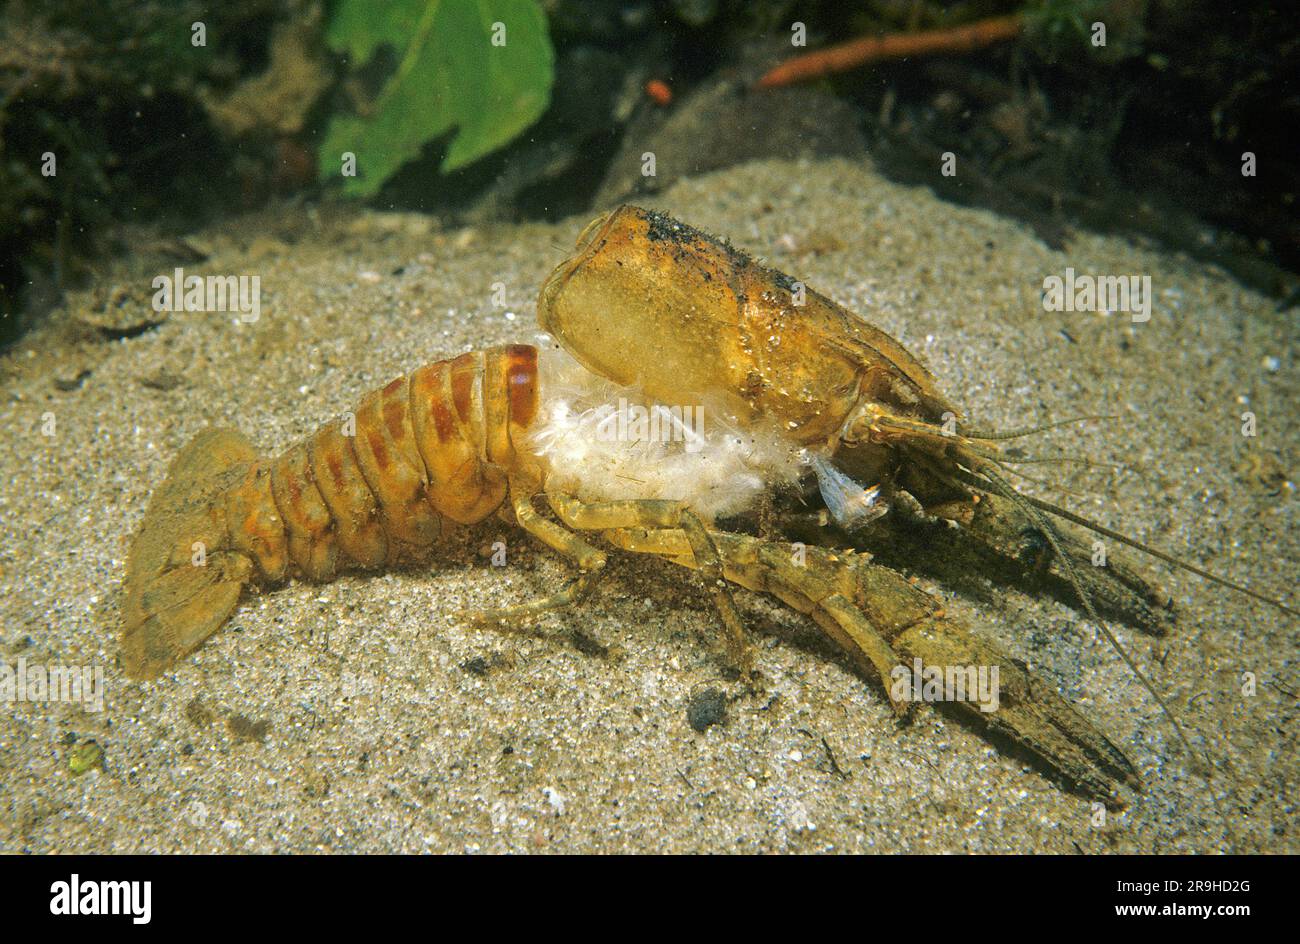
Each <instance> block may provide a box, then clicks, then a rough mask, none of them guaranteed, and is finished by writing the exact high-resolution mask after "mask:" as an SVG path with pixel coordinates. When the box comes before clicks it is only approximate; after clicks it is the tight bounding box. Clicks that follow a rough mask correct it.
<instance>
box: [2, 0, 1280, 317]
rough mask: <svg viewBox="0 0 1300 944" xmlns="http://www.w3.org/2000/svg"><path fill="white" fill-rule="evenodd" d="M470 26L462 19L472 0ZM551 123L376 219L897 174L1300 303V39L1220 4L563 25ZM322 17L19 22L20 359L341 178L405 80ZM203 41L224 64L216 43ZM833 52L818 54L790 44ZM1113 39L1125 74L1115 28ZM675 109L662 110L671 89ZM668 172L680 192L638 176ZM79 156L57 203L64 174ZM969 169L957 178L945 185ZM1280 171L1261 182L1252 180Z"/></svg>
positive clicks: (95, 11) (538, 212)
mask: <svg viewBox="0 0 1300 944" xmlns="http://www.w3.org/2000/svg"><path fill="white" fill-rule="evenodd" d="M446 2H450V0H446ZM540 5H541V7H542V9H543V10H544V12H545V13H546V17H547V23H548V28H549V41H550V43H551V44H552V46H553V48H554V82H553V84H552V87H551V89H550V95H549V106H548V107H547V109H546V111H545V112H544V113H543V114H542V117H541V118H540V119H539V120H538V121H537V123H536V124H534V125H533V126H531V127H530V128H529V129H528V130H527V131H525V132H524V133H523V134H521V135H519V136H518V137H516V138H515V140H514V141H513V142H511V143H510V144H509V145H508V146H506V147H504V148H502V149H500V150H497V151H496V152H495V153H491V154H488V155H486V156H484V157H482V158H480V159H478V160H476V161H474V162H472V163H470V164H469V165H468V166H465V167H463V168H461V169H458V170H455V171H453V172H451V173H442V172H440V170H439V167H440V165H441V164H442V156H443V154H444V153H445V150H446V147H447V143H448V141H449V139H450V135H441V136H439V137H435V138H433V139H431V140H430V142H429V143H428V144H427V146H426V147H425V148H424V150H423V152H422V153H421V154H420V156H419V157H417V158H416V159H415V160H413V161H411V162H409V163H407V164H405V165H404V166H403V167H402V168H401V169H400V170H399V171H397V172H396V173H395V174H393V175H392V176H391V177H389V178H388V179H387V181H386V182H385V183H384V185H383V187H382V189H380V191H379V193H378V195H377V196H376V197H374V198H372V200H371V202H372V204H373V205H376V206H379V207H382V208H408V209H420V210H425V211H428V212H433V213H438V214H440V215H443V216H446V217H452V218H456V219H460V220H465V221H470V222H473V221H478V220H488V219H517V218H530V217H531V218H537V217H544V218H559V217H562V216H564V215H567V214H572V213H578V212H583V211H585V210H587V209H588V208H590V207H591V206H592V205H593V203H597V202H601V203H604V202H610V201H613V200H617V199H620V198H623V197H627V196H630V195H634V194H635V193H637V192H639V191H643V190H645V189H646V188H647V187H648V186H655V187H662V186H665V185H667V184H668V183H670V182H671V181H672V180H673V179H674V178H675V177H678V176H682V175H684V174H692V173H697V172H701V171H706V170H711V169H715V168H717V167H721V166H726V165H727V164H730V163H735V162H737V161H742V160H746V159H751V158H754V157H774V156H794V155H796V154H798V153H814V154H828V153H837V154H847V155H849V156H854V155H863V154H870V156H871V158H872V159H873V160H875V161H876V162H877V163H878V165H879V166H880V167H881V168H882V170H883V171H884V172H885V173H887V174H888V175H890V176H892V177H895V178H896V179H900V180H904V181H907V182H913V183H925V184H927V185H929V186H932V187H934V188H935V189H936V191H938V192H939V193H940V194H942V195H943V196H945V197H947V198H949V199H952V200H955V201H958V202H965V203H972V204H978V205H983V206H988V207H991V208H993V209H996V210H998V211H1000V212H1004V213H1008V214H1012V215H1015V216H1017V217H1019V218H1022V219H1024V220H1026V221H1028V222H1029V223H1030V224H1031V225H1032V226H1033V227H1034V228H1035V231H1036V232H1037V233H1038V234H1039V235H1040V237H1041V238H1043V239H1044V240H1045V241H1047V242H1048V243H1050V244H1052V245H1056V246H1063V245H1066V244H1067V243H1068V241H1069V239H1070V234H1071V232H1072V231H1073V230H1074V229H1075V228H1078V227H1089V228H1095V229H1101V230H1105V231H1111V232H1121V233H1126V234H1130V235H1133V236H1135V237H1138V238H1147V239H1152V240H1154V241H1157V242H1160V243H1162V244H1164V245H1166V246H1170V247H1172V248H1176V249H1180V250H1182V251H1185V252H1187V253H1188V254H1190V255H1193V256H1195V257H1197V258H1201V259H1205V260H1207V261H1211V262H1214V263H1217V264H1219V265H1222V266H1223V267H1225V268H1227V269H1228V270H1229V271H1231V272H1233V273H1234V274H1235V275H1236V276H1237V277H1238V278H1240V279H1242V280H1243V281H1244V282H1246V283H1248V284H1250V285H1252V286H1254V287H1256V288H1259V289H1261V290H1263V291H1266V292H1270V293H1272V294H1274V295H1275V296H1277V297H1278V298H1279V299H1281V300H1283V304H1286V303H1287V301H1286V300H1287V299H1288V297H1289V298H1290V299H1291V300H1292V301H1294V297H1295V292H1296V285H1297V278H1296V276H1295V275H1294V273H1296V272H1300V217H1298V216H1297V213H1296V207H1295V200H1296V194H1297V192H1298V190H1300V150H1297V149H1296V147H1295V146H1294V143H1293V139H1292V138H1291V137H1290V132H1291V131H1292V130H1293V129H1295V128H1297V127H1300V75H1297V73H1298V72H1300V18H1297V17H1296V16H1295V15H1294V13H1293V11H1291V10H1290V9H1289V8H1288V7H1287V6H1285V5H1280V4H1279V5H1273V4H1269V3H1254V4H1243V5H1237V4H1225V3H1222V2H1217V0H1104V2H1103V0H1096V2H1094V0H1032V2H1030V3H1028V4H1020V3H1015V2H1004V0H988V2H980V0H970V2H938V0H867V2H863V3H857V4H845V3H833V2H823V0H759V2H749V3H744V2H739V0H544V2H542V3H541V4H540ZM336 8H337V4H324V5H322V4H321V3H317V2H312V0H234V2H231V3H223V4H205V3H200V2H197V0H54V2H48V3H37V2H32V0H27V2H20V0H10V2H8V3H0V343H7V342H11V341H12V340H13V339H15V338H16V337H18V336H20V335H21V334H22V332H23V331H24V330H26V329H27V328H28V327H30V325H31V324H33V323H35V321H36V320H37V319H39V318H40V317H41V316H42V315H43V314H44V313H46V312H48V311H49V310H50V309H51V308H53V307H54V306H57V305H58V303H59V301H60V299H61V297H62V293H63V292H64V291H65V290H67V289H71V288H75V287H78V286H80V285H83V284H84V283H85V282H86V281H87V280H88V279H89V278H90V277H91V276H93V273H94V267H95V265H96V263H97V261H99V260H102V259H104V258H106V257H108V256H110V255H112V254H115V253H122V252H137V253H138V252H142V251H144V249H145V248H146V247H147V246H148V245H149V244H150V242H151V241H157V240H159V239H161V238H163V237H164V236H166V235H168V234H173V233H181V232H185V231H187V230H191V229H193V228H194V227H195V226H197V225H199V224H201V223H204V222H209V221H212V220H215V219H219V218H222V217H223V216H226V215H229V214H234V213H239V212H243V211H247V210H253V209H258V208H261V207H264V206H266V205H268V204H273V203H274V202H275V201H286V200H289V201H296V200H303V199H309V200H336V199H341V197H340V196H339V188H338V187H337V182H333V181H322V180H318V178H317V170H316V168H317V163H318V161H317V153H316V152H317V148H318V145H319V143H320V141H321V140H322V137H323V135H324V131H325V129H326V128H327V127H328V124H329V121H330V119H331V117H332V116H334V115H337V114H339V113H341V112H345V111H347V110H349V109H356V108H357V107H358V105H357V103H358V102H359V101H361V102H364V101H365V97H366V94H367V90H369V91H370V92H371V93H373V90H374V88H375V87H377V86H378V85H379V84H382V82H383V80H384V76H385V74H386V73H388V72H391V70H392V69H393V68H394V64H395V62H396V60H397V57H396V55H395V54H394V51H392V50H384V51H382V53H381V55H379V56H376V57H375V59H374V60H372V61H371V62H369V63H349V62H348V61H347V60H346V57H344V56H342V55H339V54H337V53H334V52H332V51H331V50H330V49H329V48H328V47H327V45H326V42H325V31H326V27H327V24H329V22H330V17H331V15H333V13H334V12H336ZM1011 12H1024V14H1025V22H1026V28H1025V31H1024V33H1023V34H1022V35H1021V36H1020V37H1019V38H1018V39H1017V40H1015V41H1013V42H1008V43H1003V44H999V45H996V46H991V47H990V48H987V49H982V50H979V51H975V52H971V53H967V54H961V55H947V56H944V55H931V56H925V57H919V58H918V57H913V58H909V59H907V60H903V61H892V62H880V63H873V64H870V65H866V66H863V67H861V68H858V69H855V70H853V71H847V72H842V73H839V74H835V75H831V76H827V77H825V78H821V79H818V80H816V81H814V82H812V83H809V84H806V85H801V86H796V87H790V88H782V89H774V90H765V91H757V90H754V89H753V83H754V81H755V80H756V79H757V78H758V77H759V76H760V75H762V74H763V72H765V71H766V70H767V69H768V68H770V67H771V66H773V65H775V64H776V63H778V62H779V61H781V60H782V59H785V58H788V57H790V56H792V55H795V54H798V53H806V52H810V51H814V50H816V49H818V48H820V47H823V46H826V45H829V44H832V43H836V42H841V41H844V40H847V39H851V38H853V37H855V36H858V35H862V34H869V33H875V34H885V33H893V32H917V31H922V30H927V29H939V28H943V27H945V26H952V25H959V24H963V23H967V22H973V21H976V20H978V19H979V18H981V17H988V16H994V15H999V14H1006V13H1011ZM196 21H202V22H203V23H204V24H205V27H206V32H207V36H206V40H207V44H206V46H204V47H195V46H193V45H192V44H191V41H190V39H191V25H192V24H193V23H194V22H196ZM793 21H800V22H803V23H805V24H806V26H807V33H808V42H807V46H806V47H805V48H803V49H794V48H792V47H791V44H790V23H791V22H793ZM1099 21H1100V22H1104V23H1106V25H1107V42H1106V46H1105V47H1096V46H1094V45H1092V44H1091V41H1090V37H1091V24H1092V23H1094V22H1099ZM651 80H659V81H661V82H663V83H665V84H666V85H667V86H668V87H669V88H670V89H671V91H672V100H671V102H669V103H664V102H662V101H658V102H657V101H655V100H654V96H652V95H650V94H648V93H647V91H646V83H647V82H649V81H651ZM647 150H650V151H654V152H655V153H656V154H657V155H658V157H659V162H660V167H659V171H658V175H657V177H656V178H654V179H653V180H652V181H648V180H647V179H646V178H644V177H642V176H641V175H640V171H639V159H640V155H641V154H642V153H643V152H644V151H647ZM46 152H53V153H54V154H55V155H56V158H57V162H58V163H57V169H58V172H57V174H56V175H55V176H53V177H50V176H43V175H42V173H41V168H42V155H44V154H45V153H46ZM946 152H951V153H953V154H955V155H956V159H957V166H958V168H959V170H958V173H957V174H956V176H951V177H945V176H943V175H942V174H941V173H940V167H941V163H942V156H943V155H944V154H945V153H946ZM1244 152H1252V153H1253V154H1254V155H1255V160H1256V164H1257V174H1256V176H1253V177H1251V176H1243V174H1242V163H1243V153H1244Z"/></svg>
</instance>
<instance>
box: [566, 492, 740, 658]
mask: <svg viewBox="0 0 1300 944" xmlns="http://www.w3.org/2000/svg"><path fill="white" fill-rule="evenodd" d="M547 500H548V501H549V502H550V504H551V508H552V509H554V511H555V513H556V515H558V516H559V518H560V520H561V521H563V522H564V523H565V524H566V525H568V526H569V527H571V528H575V529H578V530H583V531H612V530H619V529H626V528H644V529H647V530H653V529H680V530H681V532H682V534H683V535H685V537H686V540H687V543H688V544H689V546H690V549H691V557H692V561H693V562H694V564H695V569H697V570H699V571H700V574H701V575H702V576H703V577H704V580H705V582H706V583H707V584H708V588H709V592H710V594H711V595H712V597H713V602H714V605H715V606H716V607H717V610H718V615H719V617H720V618H721V620H722V625H723V629H724V630H725V632H726V640H727V648H728V651H729V653H730V655H731V658H732V660H733V661H734V662H735V665H736V667H737V668H738V669H739V670H740V673H741V676H742V677H743V678H745V679H753V678H754V650H753V646H752V645H751V643H750V642H749V638H748V636H747V634H746V633H745V627H744V624H743V623H742V621H741V619H740V613H739V612H738V611H737V609H736V603H735V601H734V600H733V599H732V598H731V591H730V589H729V588H728V587H727V583H726V578H725V575H724V574H723V568H722V560H721V558H720V557H719V554H718V549H717V547H716V546H714V544H713V541H712V538H711V537H710V535H709V532H708V530H707V529H706V528H705V527H704V523H703V522H702V521H701V520H700V518H699V516H698V515H696V514H695V512H693V511H691V510H690V509H689V508H688V507H686V506H685V505H684V504H682V503H681V502H676V501H668V500H662V499H628V500H624V501H603V502H583V501H579V500H578V499H576V498H574V497H573V496H570V495H562V494H548V495H547Z"/></svg>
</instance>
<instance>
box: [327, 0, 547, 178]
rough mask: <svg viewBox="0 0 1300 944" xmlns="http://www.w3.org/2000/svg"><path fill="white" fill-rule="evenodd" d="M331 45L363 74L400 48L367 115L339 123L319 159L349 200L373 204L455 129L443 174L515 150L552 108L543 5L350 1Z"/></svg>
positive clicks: (515, 0)
mask: <svg viewBox="0 0 1300 944" xmlns="http://www.w3.org/2000/svg"><path fill="white" fill-rule="evenodd" d="M326 39H327V40H328V42H329V44H330V45H331V46H332V47H333V48H334V49H336V50H339V51H342V52H347V53H348V55H349V56H350V57H351V59H352V63H353V66H354V67H359V66H361V65H364V64H365V63H367V62H369V61H370V59H371V58H372V57H373V56H374V55H375V53H376V52H377V51H378V50H379V49H380V47H381V46H384V45H387V46H389V47H391V49H392V52H393V55H394V57H395V61H396V64H397V65H396V68H395V69H394V71H393V72H392V74H391V75H389V76H388V78H387V80H386V81H385V82H384V85H383V87H382V88H381V89H380V91H379V94H378V96H377V97H376V98H375V100H374V102H373V103H372V104H371V106H370V107H369V108H367V109H365V111H366V114H364V115H336V116H335V117H334V118H333V120H331V122H330V126H329V130H328V131H327V133H326V135H325V140H324V142H323V143H322V145H321V148H320V151H319V153H318V155H317V160H318V163H319V166H320V170H321V175H322V176H323V177H330V176H337V175H338V174H339V173H340V166H341V161H342V155H343V154H344V153H345V152H351V153H353V154H355V155H356V164H357V167H356V170H357V173H356V176H352V177H344V185H343V189H344V191H345V192H347V193H350V194H354V195H359V196H369V195H371V194H374V193H375V192H376V191H378V190H379V188H380V186H381V185H382V184H383V182H384V181H385V180H387V179H388V177H390V176H391V175H392V174H393V173H394V172H395V171H396V170H397V169H398V168H399V167H401V166H402V165H403V164H405V163H406V162H407V161H409V160H411V159H412V158H414V157H415V156H416V155H418V154H419V152H420V149H421V148H422V147H423V146H424V145H425V144H426V143H427V142H428V141H430V140H432V139H433V138H435V137H437V136H439V135H442V134H445V133H446V132H448V131H451V130H452V129H455V135H454V137H453V138H452V139H451V143H450V145H449V147H448V150H447V154H446V157H445V158H444V160H443V164H442V168H441V169H442V170H443V171H450V170H455V169H456V168H458V167H463V166H464V165H466V164H469V163H470V162H472V161H475V160H477V159H478V158H480V157H482V156H483V155H485V154H488V153H490V152H492V151H494V150H496V149H497V148H499V147H501V146H503V145H505V144H507V143H508V142H509V141H511V140H512V139H513V138H514V137H515V136H516V135H518V134H519V133H520V132H521V131H523V130H524V129H525V128H527V127H528V126H529V125H531V124H532V123H533V122H534V121H536V120H537V119H538V118H539V117H540V116H541V114H542V112H544V111H545V110H546V107H547V105H548V104H549V102H550V92H551V82H552V80H553V78H554V55H553V53H552V50H551V42H550V37H549V35H548V34H547V28H546V17H545V15H544V14H543V12H542V10H541V7H540V6H538V4H537V3H536V2H535V0H391V2H386V3H381V4H376V3H373V2H370V0H343V2H342V3H341V4H340V5H339V7H338V9H337V11H336V12H335V14H334V16H333V18H332V20H331V22H330V25H329V29H328V31H327V33H326Z"/></svg>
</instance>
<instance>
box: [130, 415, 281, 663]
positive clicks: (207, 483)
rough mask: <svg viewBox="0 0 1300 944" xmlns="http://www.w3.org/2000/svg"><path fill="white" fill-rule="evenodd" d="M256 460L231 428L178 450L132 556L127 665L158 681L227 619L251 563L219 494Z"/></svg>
mask: <svg viewBox="0 0 1300 944" xmlns="http://www.w3.org/2000/svg"><path fill="white" fill-rule="evenodd" d="M256 462H257V455H256V453H255V452H254V451H253V447H252V445H251V444H250V443H249V441H248V440H247V439H246V438H245V437H244V436H243V435H241V434H240V433H238V432H236V431H235V430H232V429H210V430H206V431H204V432H202V433H200V434H199V435H198V436H196V437H195V438H194V439H193V440H191V441H190V443H189V444H188V445H187V446H186V447H185V448H184V449H182V450H181V451H180V454H179V455H177V457H176V459H175V461H173V462H172V466H171V468H170V469H169V470H168V472H167V480H166V481H165V482H164V483H163V484H162V486H161V487H160V488H159V489H158V491H157V492H156V493H155V494H154V497H153V499H152V501H151V502H150V503H149V510H148V511H147V512H145V516H144V522H143V523H142V524H141V526H140V531H139V533H138V534H137V535H136V537H135V540H134V541H133V542H132V544H131V554H130V557H129V558H128V559H127V565H126V581H125V584H124V588H123V589H124V593H125V600H124V602H123V604H122V617H123V626H122V667H123V669H124V670H125V671H126V674H127V675H128V676H130V677H132V678H139V679H147V678H154V677H156V676H157V675H158V674H159V673H161V672H162V671H163V670H164V669H166V668H167V667H168V666H170V665H172V664H173V663H175V662H176V661H177V660H179V659H181V658H183V657H184V656H186V655H188V654H189V653H191V652H193V651H194V650H195V649H197V648H198V647H199V645H200V644H202V642H203V641H204V640H205V639H207V638H208V637H209V636H210V635H212V634H213V633H214V632H216V630H217V628H218V627H219V626H221V624H222V623H223V622H225V620H226V617H228V616H229V615H230V612H231V610H233V609H234V608H235V604H236V603H238V602H239V595H240V593H241V591H242V590H243V588H244V585H245V584H246V583H248V582H249V580H250V579H252V577H253V575H254V572H255V568H254V565H253V562H252V560H251V559H250V558H249V557H248V556H247V555H246V554H242V553H239V552H238V551H232V550H231V549H230V547H231V539H230V527H229V524H228V523H227V520H226V503H225V502H224V501H221V500H220V499H221V497H222V496H223V495H224V494H225V493H226V492H228V491H229V489H230V488H231V487H232V486H233V485H235V484H236V483H238V482H239V481H241V480H242V479H243V478H244V477H245V476H246V475H248V473H249V471H250V469H251V468H252V467H253V465H254V464H255V463H256Z"/></svg>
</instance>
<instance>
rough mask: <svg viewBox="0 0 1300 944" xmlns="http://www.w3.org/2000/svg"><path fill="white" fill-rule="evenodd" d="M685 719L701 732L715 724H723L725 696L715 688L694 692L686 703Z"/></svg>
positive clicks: (725, 715)
mask: <svg viewBox="0 0 1300 944" xmlns="http://www.w3.org/2000/svg"><path fill="white" fill-rule="evenodd" d="M686 720H687V721H689V722H690V725H691V727H692V728H694V729H695V730H696V731H699V732H700V733H701V734H703V733H704V731H706V730H707V729H708V728H710V727H712V726H713V725H715V724H723V723H724V722H725V721H726V720H727V696H726V695H724V694H723V693H722V692H721V691H719V690H718V689H716V688H706V689H704V690H703V691H701V692H696V693H695V694H694V695H692V696H691V700H690V701H689V702H688V703H687V705H686Z"/></svg>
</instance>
